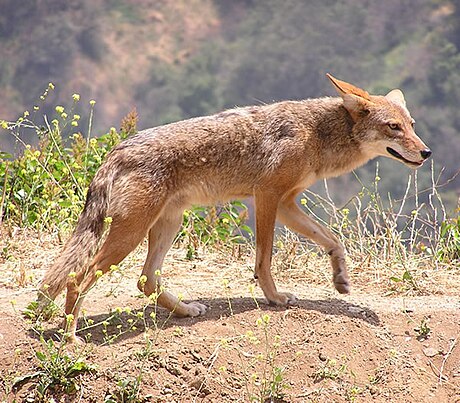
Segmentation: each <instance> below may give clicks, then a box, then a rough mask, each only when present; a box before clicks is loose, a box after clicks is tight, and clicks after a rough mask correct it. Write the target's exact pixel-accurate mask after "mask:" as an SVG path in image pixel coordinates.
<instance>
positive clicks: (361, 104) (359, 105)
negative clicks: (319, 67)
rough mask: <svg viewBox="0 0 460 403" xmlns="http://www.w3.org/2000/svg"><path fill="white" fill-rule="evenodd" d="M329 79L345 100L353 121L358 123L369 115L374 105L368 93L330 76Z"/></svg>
mask: <svg viewBox="0 0 460 403" xmlns="http://www.w3.org/2000/svg"><path fill="white" fill-rule="evenodd" d="M326 75H327V78H329V80H331V82H332V84H334V87H335V89H336V90H337V92H338V93H339V95H340V96H341V97H342V99H343V106H344V107H345V108H346V109H347V111H348V112H349V113H350V115H351V117H352V119H353V120H354V121H355V122H356V121H358V119H360V118H362V117H363V116H366V115H367V114H368V113H369V107H370V106H371V105H372V104H373V102H372V101H371V97H370V95H369V93H368V92H367V91H364V90H362V89H361V88H358V87H355V86H354V85H353V84H350V83H346V82H345V81H342V80H338V79H337V78H335V77H332V76H331V75H330V74H326Z"/></svg>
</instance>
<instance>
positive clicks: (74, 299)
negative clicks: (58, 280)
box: [65, 217, 148, 342]
mask: <svg viewBox="0 0 460 403" xmlns="http://www.w3.org/2000/svg"><path fill="white" fill-rule="evenodd" d="M146 222H147V219H146V218H145V217H142V220H141V219H138V218H137V219H134V218H131V220H130V219H126V220H123V221H118V222H117V221H116V220H115V219H114V222H113V223H112V226H111V227H110V231H109V234H108V236H107V238H106V240H105V242H104V244H103V245H102V247H101V249H100V250H99V252H98V253H97V254H96V256H95V257H94V259H93V261H92V263H91V264H90V266H89V267H88V268H87V269H86V270H83V271H81V272H80V273H77V275H76V276H75V277H74V278H70V279H69V281H68V282H67V295H66V303H65V313H66V315H69V314H72V315H73V318H72V317H71V319H68V318H69V317H68V316H67V321H66V323H65V327H66V331H67V333H68V339H69V341H70V342H73V341H78V339H77V338H76V335H75V332H76V330H77V320H78V316H79V313H80V309H81V305H82V303H83V299H84V297H85V295H86V294H87V292H88V291H89V289H90V288H91V287H92V286H93V285H94V283H95V282H96V280H97V278H98V271H100V272H102V273H103V274H104V273H107V271H108V270H109V269H110V266H111V265H114V264H118V263H120V262H121V261H122V260H123V259H124V258H125V257H126V256H127V255H128V254H129V253H130V252H131V251H133V250H134V248H136V246H137V245H138V244H139V243H140V242H141V241H142V239H143V238H144V237H145V234H146V232H147V229H148V226H146Z"/></svg>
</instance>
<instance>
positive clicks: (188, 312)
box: [175, 301, 207, 317]
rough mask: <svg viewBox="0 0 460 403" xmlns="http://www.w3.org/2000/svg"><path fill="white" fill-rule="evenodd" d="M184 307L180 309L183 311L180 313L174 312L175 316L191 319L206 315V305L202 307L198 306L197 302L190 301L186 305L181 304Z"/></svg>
mask: <svg viewBox="0 0 460 403" xmlns="http://www.w3.org/2000/svg"><path fill="white" fill-rule="evenodd" d="M183 304H184V306H183V307H181V308H183V309H181V312H180V313H179V312H175V314H176V316H182V317H186V316H191V317H195V316H201V315H204V314H205V313H206V309H207V306H206V305H203V304H200V303H199V302H196V301H192V302H189V303H188V304H186V303H183Z"/></svg>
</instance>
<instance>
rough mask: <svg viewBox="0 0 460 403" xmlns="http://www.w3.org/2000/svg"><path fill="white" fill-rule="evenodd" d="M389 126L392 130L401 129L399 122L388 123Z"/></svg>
mask: <svg viewBox="0 0 460 403" xmlns="http://www.w3.org/2000/svg"><path fill="white" fill-rule="evenodd" d="M388 127H389V128H390V129H391V130H401V126H400V125H399V124H398V123H388Z"/></svg>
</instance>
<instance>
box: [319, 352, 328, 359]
mask: <svg viewBox="0 0 460 403" xmlns="http://www.w3.org/2000/svg"><path fill="white" fill-rule="evenodd" d="M318 357H319V359H320V360H321V361H326V360H327V356H326V355H324V353H323V352H322V351H321V352H320V353H319V356H318Z"/></svg>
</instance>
